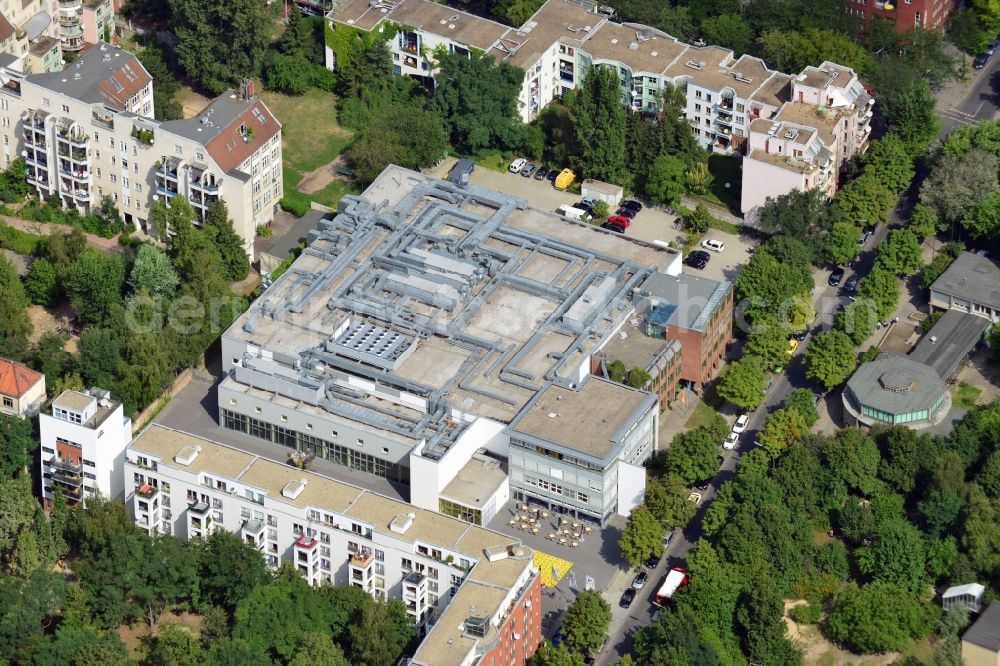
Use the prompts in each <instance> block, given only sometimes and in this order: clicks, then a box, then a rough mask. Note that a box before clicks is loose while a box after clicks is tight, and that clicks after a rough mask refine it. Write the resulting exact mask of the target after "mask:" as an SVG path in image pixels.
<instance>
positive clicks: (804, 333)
mask: <svg viewBox="0 0 1000 666" xmlns="http://www.w3.org/2000/svg"><path fill="white" fill-rule="evenodd" d="M807 335H809V329H808V328H804V329H802V330H801V331H797V332H795V333H792V337H793V338H795V339H796V340H798V341H799V342H802V341H803V340H805V339H806V336H807Z"/></svg>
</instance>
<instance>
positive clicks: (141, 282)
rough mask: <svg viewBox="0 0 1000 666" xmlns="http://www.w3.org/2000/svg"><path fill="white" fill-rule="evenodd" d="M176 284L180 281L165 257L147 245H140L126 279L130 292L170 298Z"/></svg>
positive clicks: (161, 252)
mask: <svg viewBox="0 0 1000 666" xmlns="http://www.w3.org/2000/svg"><path fill="white" fill-rule="evenodd" d="M178 284H180V280H178V278H177V273H175V272H174V267H173V266H171V265H170V259H169V258H168V257H167V255H166V254H164V253H163V251H162V250H160V249H159V248H157V247H156V246H154V245H150V244H149V243H143V244H142V245H140V246H139V251H138V252H137V253H136V256H135V261H134V262H133V263H132V272H131V273H130V274H129V277H128V285H129V288H130V289H131V290H132V292H133V293H139V292H142V291H146V292H147V293H148V294H149V295H151V296H153V297H161V298H170V297H171V296H173V295H174V292H175V291H176V290H177V285H178Z"/></svg>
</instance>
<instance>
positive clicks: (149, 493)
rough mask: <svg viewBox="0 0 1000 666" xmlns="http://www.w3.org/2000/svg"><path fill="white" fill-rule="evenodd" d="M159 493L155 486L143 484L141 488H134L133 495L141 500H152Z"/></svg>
mask: <svg viewBox="0 0 1000 666" xmlns="http://www.w3.org/2000/svg"><path fill="white" fill-rule="evenodd" d="M159 492H160V489H159V488H157V487H156V486H151V485H149V484H148V483H144V484H142V485H141V486H136V488H135V494H136V495H138V496H139V497H142V498H143V499H153V498H154V497H156V496H157V495H158V494H159Z"/></svg>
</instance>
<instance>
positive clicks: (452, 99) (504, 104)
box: [404, 54, 524, 157]
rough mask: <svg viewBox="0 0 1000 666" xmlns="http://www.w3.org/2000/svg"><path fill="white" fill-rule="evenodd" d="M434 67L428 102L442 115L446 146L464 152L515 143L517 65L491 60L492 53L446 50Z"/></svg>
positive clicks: (520, 130)
mask: <svg viewBox="0 0 1000 666" xmlns="http://www.w3.org/2000/svg"><path fill="white" fill-rule="evenodd" d="M438 67H439V70H438V72H437V74H436V75H435V77H434V78H435V81H437V84H436V85H435V88H434V98H433V99H432V105H433V108H434V110H436V111H437V114H438V117H440V118H444V119H445V124H446V129H447V133H448V135H449V136H450V137H451V143H452V145H454V146H456V147H457V148H459V149H461V150H463V151H466V152H470V153H474V152H476V151H478V150H482V149H483V148H501V149H505V150H513V149H514V148H517V147H518V146H519V145H520V143H521V136H522V133H523V126H522V124H521V119H520V114H519V113H518V102H517V98H518V95H520V93H521V83H522V81H523V80H524V72H523V71H522V70H521V69H518V68H517V67H514V66H513V65H511V64H509V63H506V62H501V63H499V64H497V63H496V62H495V61H494V60H493V58H492V57H487V56H483V57H473V58H464V57H462V56H459V55H448V54H445V55H443V56H441V58H440V60H439V62H438ZM426 122H429V121H425V123H426ZM404 127H405V125H404ZM439 156H440V155H438V156H436V157H439Z"/></svg>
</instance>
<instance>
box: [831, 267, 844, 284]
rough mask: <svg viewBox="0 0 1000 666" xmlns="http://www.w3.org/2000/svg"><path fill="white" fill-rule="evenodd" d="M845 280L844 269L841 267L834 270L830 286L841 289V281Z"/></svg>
mask: <svg viewBox="0 0 1000 666" xmlns="http://www.w3.org/2000/svg"><path fill="white" fill-rule="evenodd" d="M843 279H844V269H843V268H841V267H840V266H838V267H837V268H834V269H833V272H832V273H830V280H829V283H830V286H831V287H839V286H840V281H841V280H843Z"/></svg>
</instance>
